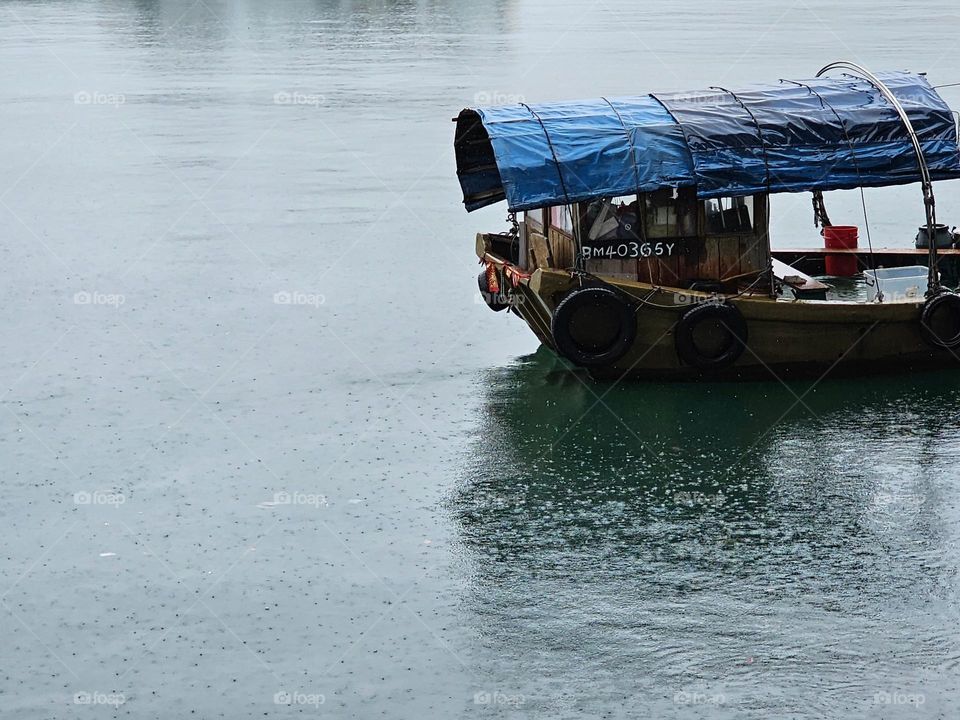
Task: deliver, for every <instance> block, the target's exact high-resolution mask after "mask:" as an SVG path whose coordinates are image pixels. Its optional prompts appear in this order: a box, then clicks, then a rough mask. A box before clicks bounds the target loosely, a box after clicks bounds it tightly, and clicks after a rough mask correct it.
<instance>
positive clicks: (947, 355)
mask: <svg viewBox="0 0 960 720" xmlns="http://www.w3.org/2000/svg"><path fill="white" fill-rule="evenodd" d="M838 71H846V72H843V73H839V72H838ZM455 122H456V123H457V128H456V137H455V142H454V147H455V151H456V158H457V169H458V172H457V174H458V178H459V180H460V184H461V187H462V190H463V195H464V204H465V206H466V208H467V210H468V211H473V210H476V209H478V208H482V207H485V206H487V205H491V204H494V203H497V202H500V201H502V200H506V201H507V205H508V209H509V212H510V216H509V221H510V227H509V228H508V229H507V231H505V232H501V233H480V234H478V235H477V246H476V250H477V255H478V257H479V258H480V260H481V261H482V262H483V264H484V266H485V267H484V270H483V272H481V274H480V278H479V285H480V290H481V292H482V294H483V295H484V298H485V300H486V301H487V304H488V305H489V306H490V307H491V308H492V309H494V310H504V309H508V310H509V311H510V312H511V313H514V314H516V315H518V316H519V317H521V318H522V319H523V320H524V321H526V323H527V324H528V325H529V327H530V329H531V330H532V331H533V332H534V333H535V334H536V336H537V337H538V338H539V339H540V341H541V342H542V343H543V344H544V345H546V346H548V347H550V348H552V349H553V350H554V351H555V352H556V353H557V354H559V355H561V356H562V357H564V358H566V359H567V360H569V361H570V362H572V363H573V364H575V365H578V366H581V367H585V368H588V369H589V371H590V373H591V374H592V375H594V376H595V377H597V378H612V379H618V378H623V377H638V378H675V379H698V378H749V377H768V378H769V377H771V376H775V377H778V378H784V377H791V376H798V375H805V376H811V375H812V376H816V377H819V376H823V375H825V374H827V373H866V372H873V371H891V370H896V371H901V370H914V369H920V368H925V367H940V366H947V365H952V364H954V363H957V362H958V360H960V296H958V295H957V294H956V293H955V292H953V291H952V290H950V289H949V287H948V286H951V287H955V286H956V285H957V283H958V281H960V280H958V278H960V249H954V248H953V247H949V248H944V247H938V244H942V243H940V242H939V238H940V237H941V236H942V234H943V232H944V229H943V227H942V226H939V225H938V224H937V219H936V205H935V200H934V194H933V182H934V181H939V180H949V179H956V178H960V148H958V138H957V127H956V125H955V122H954V118H953V115H952V113H951V111H950V108H949V107H948V106H947V105H946V103H945V102H944V101H943V99H942V98H941V97H940V96H939V94H938V93H937V92H936V90H935V89H934V88H933V87H932V86H931V85H930V83H929V82H928V81H927V79H926V77H925V76H924V75H922V74H913V73H907V72H887V73H879V74H873V73H871V72H870V71H868V70H866V69H864V68H862V67H860V66H857V65H854V64H852V63H846V62H839V63H833V64H831V65H828V66H827V67H825V68H824V69H823V70H821V71H820V73H818V75H817V77H816V78H814V79H811V80H802V81H785V80H782V81H780V82H779V83H776V84H771V85H766V86H753V87H751V88H749V89H747V90H743V91H732V90H727V89H725V88H712V89H710V90H708V91H704V92H693V93H672V94H651V95H644V96H636V97H629V98H620V99H610V100H608V99H606V98H600V99H598V100H589V101H580V102H574V103H553V104H543V105H526V104H520V105H518V106H504V107H493V108H477V109H474V108H468V109H465V110H463V111H462V112H461V113H460V115H459V116H458V117H457V118H456V120H455ZM909 183H918V184H919V186H920V189H921V191H922V194H923V208H924V213H925V220H926V222H925V224H924V227H923V228H921V234H923V233H924V232H925V233H926V234H925V237H927V238H938V240H936V241H932V242H927V245H929V247H928V248H923V249H916V248H910V249H907V248H903V249H878V250H872V249H862V248H856V249H853V248H850V249H843V248H840V249H837V248H833V249H809V250H784V251H775V250H772V249H771V246H770V236H769V207H770V204H769V196H770V195H771V194H772V193H778V192H791V193H797V192H810V193H813V201H814V202H813V205H814V210H815V218H816V219H817V220H818V221H819V222H821V223H822V224H823V225H824V232H825V233H827V235H828V236H829V235H831V234H833V235H837V236H839V231H840V228H837V227H835V226H831V225H830V223H829V218H828V216H827V212H826V204H825V202H824V196H823V193H824V192H827V191H831V190H840V189H851V188H861V187H882V186H888V185H903V184H909ZM918 205H919V203H918ZM520 213H522V216H520V215H519V214H520ZM951 240H952V238H950V237H949V236H948V237H947V242H948V243H949V242H950V241H951ZM871 245H872V242H871ZM845 255H846V256H853V257H855V258H856V259H857V262H858V264H859V267H860V269H861V270H864V271H866V272H867V273H868V276H869V274H870V272H871V271H873V270H874V269H875V268H880V267H890V266H891V265H903V266H906V267H907V270H908V274H909V267H910V266H918V265H919V266H925V269H923V270H921V271H920V275H921V276H922V277H921V281H920V282H918V283H917V284H918V285H919V286H920V287H919V291H916V289H914V291H913V292H908V293H906V294H902V293H897V292H884V291H883V289H882V284H880V283H879V272H878V273H877V275H875V276H874V277H873V281H874V282H876V283H877V285H878V288H879V290H880V291H879V292H878V293H877V296H876V298H874V299H872V300H870V301H867V300H842V299H827V298H828V296H827V293H826V292H825V291H826V290H827V289H828V286H827V285H826V284H825V283H824V282H822V281H820V280H816V279H814V278H813V277H811V276H812V275H822V274H824V272H825V265H826V264H829V263H830V258H835V257H843V256H845ZM868 279H869V277H868ZM884 282H886V281H884ZM890 282H891V283H892V281H890ZM892 286H893V285H892V284H891V287H892Z"/></svg>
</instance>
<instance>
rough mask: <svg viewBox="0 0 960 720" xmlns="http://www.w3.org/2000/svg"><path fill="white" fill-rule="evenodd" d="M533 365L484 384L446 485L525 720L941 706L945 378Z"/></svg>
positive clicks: (951, 458) (946, 636) (948, 578)
mask: <svg viewBox="0 0 960 720" xmlns="http://www.w3.org/2000/svg"><path fill="white" fill-rule="evenodd" d="M553 358H554V356H553V355H552V354H551V353H549V352H547V351H542V350H541V351H540V352H538V353H537V354H536V355H534V356H531V357H527V358H524V359H522V360H521V361H519V362H518V363H517V364H516V365H514V366H512V367H509V368H504V369H500V370H497V371H493V372H491V373H490V376H489V377H488V378H486V382H485V387H486V388H488V390H487V398H486V406H485V410H486V412H485V415H484V419H483V426H482V430H481V431H480V432H479V433H478V440H477V452H476V454H475V459H474V462H473V465H472V467H470V469H469V471H467V472H465V477H464V478H463V480H462V482H461V484H460V486H459V488H458V491H457V492H456V494H455V496H454V498H453V500H452V504H453V511H454V513H455V515H456V519H457V522H458V525H459V530H460V532H461V533H462V539H463V543H464V545H465V548H466V555H467V558H468V562H469V563H470V564H471V566H472V567H471V570H472V573H471V577H472V581H471V586H470V591H469V593H468V601H467V603H466V604H467V606H468V607H469V608H470V610H471V613H472V614H473V616H474V617H475V621H476V630H477V632H478V634H479V635H480V637H481V638H482V643H481V650H480V654H481V658H480V660H479V663H480V665H481V666H482V667H483V670H484V672H486V673H489V674H490V675H492V676H493V677H495V678H497V680H496V682H497V683H498V686H499V689H500V690H501V691H502V692H504V693H506V694H507V695H510V693H513V694H514V696H517V695H521V696H523V698H524V700H525V707H526V711H527V712H528V713H529V714H531V715H534V716H535V715H537V714H540V713H542V715H543V716H545V717H546V716H556V713H558V712H560V713H561V714H562V712H561V711H563V710H564V709H565V710H566V711H569V712H574V711H575V710H576V708H578V707H579V708H581V709H587V708H590V707H596V704H597V703H603V702H609V701H610V700H611V698H614V697H615V698H620V699H622V702H623V703H624V707H635V708H637V710H638V711H639V710H640V709H641V708H642V709H645V710H647V711H650V712H652V715H650V716H651V717H673V716H683V715H684V712H685V711H684V710H683V707H684V706H685V705H687V704H690V703H693V702H695V701H696V702H709V703H712V704H713V705H715V707H713V708H712V709H711V711H712V715H711V716H714V715H715V716H719V717H723V716H730V717H744V716H745V715H744V711H750V714H749V715H748V716H752V713H757V716H758V717H773V716H775V715H779V716H784V714H790V713H792V712H795V713H800V714H803V715H804V716H807V715H810V714H816V712H817V711H818V710H821V711H822V712H824V713H829V712H830V711H831V709H833V710H835V709H836V708H837V707H845V708H847V709H848V711H849V715H848V716H850V717H860V716H868V715H869V714H870V712H871V711H873V712H874V713H876V712H877V711H878V710H889V707H892V705H890V706H886V705H884V706H883V707H879V706H878V705H877V703H885V701H886V698H887V696H886V695H884V694H883V693H890V694H892V695H891V697H893V698H894V700H896V699H897V698H900V699H902V698H903V697H906V696H908V695H910V694H911V693H912V694H914V695H915V694H916V693H923V700H922V702H923V703H924V709H925V711H934V712H935V711H936V709H937V708H938V707H940V706H941V704H942V706H943V707H944V708H945V707H947V704H946V703H948V702H950V700H951V698H950V696H949V694H948V692H947V690H948V689H949V687H951V683H952V682H953V681H952V680H951V679H950V678H955V677H956V672H957V670H958V668H957V665H958V660H957V658H956V652H955V650H954V649H953V648H955V646H956V641H957V639H958V638H957V635H958V632H957V630H956V622H955V620H956V617H955V615H956V613H955V612H954V610H953V609H952V608H953V607H954V602H953V600H952V598H954V597H955V593H956V569H955V562H954V560H955V557H953V556H951V554H950V553H949V550H948V549H949V547H950V546H951V545H952V544H953V543H955V542H956V541H957V539H958V537H957V536H958V532H957V530H958V522H957V521H958V519H960V510H958V507H957V503H956V501H955V500H953V499H951V498H953V497H954V495H955V493H954V492H953V491H952V489H953V487H954V484H955V477H956V473H955V467H956V463H957V460H958V459H960V458H958V457H957V450H956V447H957V444H956V443H952V442H944V440H945V439H948V438H953V437H955V436H956V434H957V432H958V431H960V419H958V417H957V415H956V412H955V410H954V408H955V407H956V405H957V402H958V400H960V378H957V377H956V376H955V375H951V374H949V373H932V374H921V375H916V376H913V377H912V378H911V379H910V380H909V382H906V381H903V380H891V379H889V378H881V379H874V380H870V381H859V382H853V381H850V382H843V383H829V382H827V383H822V384H820V385H818V386H816V387H814V388H813V389H812V390H811V391H810V392H809V393H808V394H805V393H806V391H807V390H808V388H810V387H811V384H810V383H806V384H794V385H791V387H790V388H789V389H787V388H786V387H784V386H783V385H781V384H779V383H773V382H771V383H757V384H736V383H728V384H714V385H703V384H699V385H698V384H690V385H684V384H675V383H674V384H665V385H655V384H647V385H642V386H638V385H630V384H624V385H621V386H614V387H612V388H611V387H610V386H609V385H596V384H591V383H589V381H587V382H586V383H582V382H580V378H578V377H577V376H575V375H571V374H570V372H569V371H568V370H566V369H560V368H559V366H556V369H554V365H555V363H556V361H555V360H554V359H553ZM794 393H796V395H797V396H800V397H801V398H802V401H801V402H800V403H797V397H795V396H794ZM598 397H600V398H601V399H600V400H599V401H598ZM791 408H792V409H791ZM521 669H523V672H520V670H521ZM520 677H523V678H535V677H541V678H542V681H541V682H540V683H538V684H531V683H529V682H528V684H526V685H525V686H522V687H517V686H516V683H517V682H518V681H517V680H516V678H520ZM895 693H900V694H901V695H893V694H895ZM915 701H917V698H916V697H913V699H912V700H910V699H908V700H905V701H904V702H906V703H908V704H907V705H904V706H902V707H900V708H899V709H900V710H905V709H910V710H912V711H914V712H915V711H916V709H917V706H916V702H915ZM910 702H913V703H914V704H909V703H910ZM895 709H897V708H895ZM687 710H689V708H687ZM771 713H773V714H771Z"/></svg>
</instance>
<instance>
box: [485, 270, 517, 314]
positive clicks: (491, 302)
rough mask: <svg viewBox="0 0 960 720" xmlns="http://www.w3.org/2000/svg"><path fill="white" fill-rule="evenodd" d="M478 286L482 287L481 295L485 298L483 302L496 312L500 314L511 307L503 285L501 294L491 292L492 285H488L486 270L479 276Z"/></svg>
mask: <svg viewBox="0 0 960 720" xmlns="http://www.w3.org/2000/svg"><path fill="white" fill-rule="evenodd" d="M477 285H478V286H479V287H480V295H481V297H483V301H484V302H485V303H486V304H487V307H488V308H490V309H491V310H493V311H494V312H500V311H501V310H506V309H507V308H508V307H510V298H509V297H507V293H506V292H504V290H503V285H502V284H501V287H500V292H498V293H495V292H490V285H489V284H488V283H487V273H486V271H485V270H482V271H481V272H480V274H479V275H477Z"/></svg>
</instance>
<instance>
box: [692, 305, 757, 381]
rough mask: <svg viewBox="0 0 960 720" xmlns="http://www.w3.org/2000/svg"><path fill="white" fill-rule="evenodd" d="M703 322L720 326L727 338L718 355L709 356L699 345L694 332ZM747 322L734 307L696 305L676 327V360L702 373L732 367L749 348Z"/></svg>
mask: <svg viewBox="0 0 960 720" xmlns="http://www.w3.org/2000/svg"><path fill="white" fill-rule="evenodd" d="M704 322H713V323H717V324H719V326H720V327H721V328H723V330H724V331H725V332H726V335H727V338H726V340H725V341H724V343H723V346H722V348H721V350H720V352H719V353H718V354H709V353H707V352H705V351H704V350H703V349H702V348H700V347H698V346H697V339H696V336H695V331H696V329H697V327H698V326H699V325H700V324H701V323H704ZM747 337H748V333H747V321H746V320H744V318H743V315H742V314H741V313H740V310H738V309H737V308H736V307H735V306H733V305H730V304H727V303H717V302H709V303H702V304H699V305H694V306H693V307H692V308H690V309H689V310H687V311H686V312H684V313H683V315H681V316H680V319H679V320H678V321H677V325H676V327H675V328H674V343H675V346H676V350H677V357H679V358H680V360H681V361H682V362H683V363H685V364H687V365H692V366H693V367H695V368H699V369H700V370H705V371H710V370H722V369H723V368H726V367H729V366H731V365H733V364H734V363H735V362H736V361H737V360H738V359H739V358H740V356H741V355H742V354H743V351H744V349H745V348H746V346H747Z"/></svg>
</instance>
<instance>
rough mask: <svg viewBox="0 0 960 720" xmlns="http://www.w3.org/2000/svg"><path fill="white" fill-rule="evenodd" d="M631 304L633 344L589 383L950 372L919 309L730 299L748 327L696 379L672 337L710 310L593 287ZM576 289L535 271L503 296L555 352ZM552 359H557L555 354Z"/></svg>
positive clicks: (913, 305)
mask: <svg viewBox="0 0 960 720" xmlns="http://www.w3.org/2000/svg"><path fill="white" fill-rule="evenodd" d="M600 280H602V281H603V283H604V284H605V285H608V286H611V287H613V288H615V289H616V290H617V291H618V292H620V293H622V294H623V295H624V296H625V297H626V296H629V297H630V298H632V299H633V300H634V301H635V302H636V303H637V307H638V309H637V312H636V336H635V338H634V340H633V342H632V343H631V344H630V346H629V348H628V350H627V352H626V353H625V354H624V355H623V357H621V358H620V359H619V360H617V361H615V362H614V363H612V364H611V365H608V366H605V367H591V368H589V370H590V373H591V374H592V375H593V376H594V377H597V378H598V379H621V378H639V379H672V380H698V379H710V380H724V379H764V378H766V379H774V378H778V379H789V378H798V377H814V378H817V377H822V376H824V375H827V374H830V375H837V376H839V375H861V374H867V373H888V372H908V371H913V370H920V369H933V368H943V367H949V366H952V365H956V364H960V358H958V355H957V354H956V353H955V352H953V351H950V350H943V349H934V348H932V347H931V346H930V345H928V344H927V343H926V342H925V341H924V339H923V337H922V336H921V333H920V314H921V310H922V307H923V302H922V301H912V302H897V303H886V304H879V303H862V302H836V301H829V302H827V301H815V300H784V299H773V298H770V297H766V296H760V295H745V296H740V297H730V298H726V299H725V300H724V302H725V303H728V304H730V305H733V306H735V307H736V308H737V309H738V310H739V311H740V313H741V314H742V316H743V318H744V320H745V321H746V324H747V328H748V336H747V341H746V343H745V349H744V352H743V353H742V354H741V355H740V357H739V358H738V359H737V360H736V361H735V362H734V363H733V364H732V365H730V366H729V367H725V368H723V369H720V370H710V371H703V370H700V369H698V368H696V367H693V366H691V365H687V364H685V363H684V362H683V361H682V360H681V359H680V357H679V356H678V353H677V348H676V344H675V343H676V339H675V331H676V327H677V323H678V321H679V320H680V318H681V316H682V315H683V313H684V312H686V311H687V310H689V309H690V307H691V306H692V305H695V304H698V303H704V302H711V301H715V299H714V298H712V296H710V295H708V294H704V293H696V292H692V291H689V290H681V289H670V288H662V287H655V286H652V285H647V284H644V283H639V282H632V281H627V280H622V279H616V278H600ZM577 285H578V281H577V280H575V279H574V278H573V277H571V275H570V274H569V273H567V272H563V271H556V270H545V269H540V270H536V271H535V272H534V273H532V275H531V276H530V277H529V279H524V280H523V281H522V282H520V283H518V284H516V286H515V287H513V288H512V290H511V292H512V293H513V302H512V310H513V312H514V313H516V314H517V315H519V316H520V317H521V318H523V320H524V321H525V322H526V323H527V325H528V326H529V327H530V329H531V330H532V331H533V332H534V333H535V334H536V335H537V337H538V338H539V339H540V341H541V342H542V343H544V344H545V345H547V346H548V347H551V348H552V349H554V351H556V350H557V346H556V343H555V341H554V337H553V333H552V331H551V323H552V320H553V314H554V311H555V310H556V308H557V305H558V304H559V302H560V300H561V299H562V298H563V297H565V296H566V295H567V294H568V293H569V292H570V291H571V290H574V289H575V288H576V287H577ZM558 354H559V353H558Z"/></svg>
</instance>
